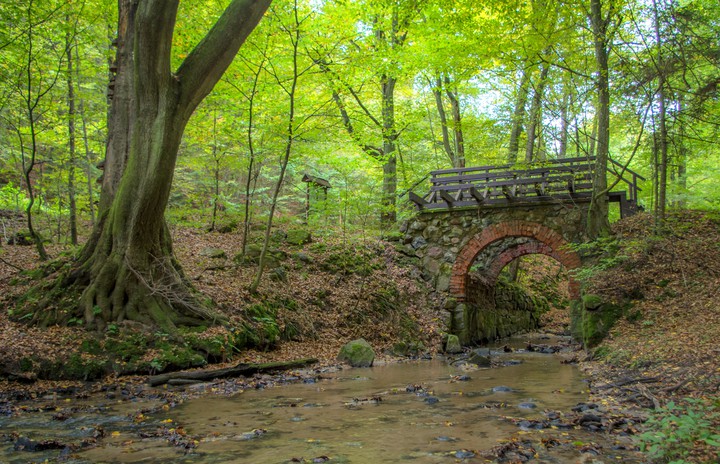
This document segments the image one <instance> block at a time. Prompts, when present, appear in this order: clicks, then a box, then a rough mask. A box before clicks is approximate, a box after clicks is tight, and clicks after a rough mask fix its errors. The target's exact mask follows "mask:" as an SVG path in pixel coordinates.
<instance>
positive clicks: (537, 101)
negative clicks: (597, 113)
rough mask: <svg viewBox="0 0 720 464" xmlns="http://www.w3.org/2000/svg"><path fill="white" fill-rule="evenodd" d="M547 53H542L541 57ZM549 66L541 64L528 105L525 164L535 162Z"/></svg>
mask: <svg viewBox="0 0 720 464" xmlns="http://www.w3.org/2000/svg"><path fill="white" fill-rule="evenodd" d="M545 54H547V52H543V55H545ZM549 71H550V66H549V65H548V64H546V63H543V65H542V67H541V69H540V80H539V81H538V83H537V85H536V86H535V92H534V93H533V99H532V105H530V116H529V117H528V127H527V142H526V144H525V162H526V163H532V162H533V161H535V158H536V156H535V140H536V139H537V133H538V132H539V128H540V126H541V125H542V102H543V94H544V93H545V83H546V80H547V75H548V72H549Z"/></svg>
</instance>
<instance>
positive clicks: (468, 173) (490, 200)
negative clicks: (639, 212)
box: [408, 158, 645, 217]
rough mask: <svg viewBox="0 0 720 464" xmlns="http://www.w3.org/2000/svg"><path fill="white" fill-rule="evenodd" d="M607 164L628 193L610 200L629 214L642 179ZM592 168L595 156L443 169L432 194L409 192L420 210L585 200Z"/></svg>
mask: <svg viewBox="0 0 720 464" xmlns="http://www.w3.org/2000/svg"><path fill="white" fill-rule="evenodd" d="M611 162H612V167H613V170H608V172H610V173H611V174H613V175H614V176H615V177H616V182H615V184H614V185H617V184H620V183H622V184H624V185H625V186H626V187H627V191H624V190H623V191H614V192H610V193H608V199H609V200H610V201H616V202H619V203H620V211H621V215H622V216H623V217H624V216H628V215H631V214H633V213H634V212H635V211H636V209H637V195H638V192H640V191H641V189H640V187H638V185H637V184H638V179H640V180H645V179H644V178H643V177H642V176H640V175H638V174H637V173H635V172H633V171H631V170H629V169H627V167H625V166H622V165H620V164H619V163H617V162H616V161H613V160H611ZM615 168H620V170H619V171H618V170H617V169H615ZM594 170H595V159H594V158H564V159H556V160H547V161H543V162H542V163H541V164H538V165H532V166H528V167H526V168H525V169H519V168H518V166H517V165H515V166H513V165H503V166H476V167H467V168H458V169H442V170H437V171H432V172H431V173H430V176H431V179H430V182H431V186H430V192H429V193H427V194H426V195H425V196H423V197H421V196H419V195H417V194H415V193H413V192H409V193H408V194H409V197H410V200H411V201H412V202H413V203H415V204H416V205H417V206H418V208H419V209H420V210H424V209H426V210H438V209H449V208H461V207H483V206H491V205H506V206H507V205H521V204H533V203H548V202H555V203H556V202H587V201H590V199H591V197H592V179H593V175H594ZM626 175H627V176H628V177H630V179H628V178H626Z"/></svg>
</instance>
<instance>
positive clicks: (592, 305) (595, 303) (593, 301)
mask: <svg viewBox="0 0 720 464" xmlns="http://www.w3.org/2000/svg"><path fill="white" fill-rule="evenodd" d="M582 304H583V308H585V309H587V310H588V311H594V310H596V309H598V308H599V307H600V306H602V304H603V300H602V298H601V297H599V296H598V295H592V294H589V295H583V296H582Z"/></svg>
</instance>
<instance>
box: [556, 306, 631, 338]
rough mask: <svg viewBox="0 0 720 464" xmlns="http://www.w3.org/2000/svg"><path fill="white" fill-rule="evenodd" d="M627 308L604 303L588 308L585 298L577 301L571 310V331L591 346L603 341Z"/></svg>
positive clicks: (574, 336) (574, 335)
mask: <svg viewBox="0 0 720 464" xmlns="http://www.w3.org/2000/svg"><path fill="white" fill-rule="evenodd" d="M625 310H626V308H624V307H622V306H619V305H616V304H612V303H602V304H600V305H599V306H597V307H596V308H595V309H592V310H590V309H586V307H585V301H584V299H583V300H581V301H575V302H573V303H572V305H571V310H570V332H571V333H572V336H573V338H574V339H575V340H577V341H578V342H581V343H582V344H583V345H584V346H585V347H587V348H591V347H594V346H596V345H597V344H598V343H600V342H601V341H602V339H603V338H605V336H606V335H607V334H608V333H609V332H610V329H612V327H613V325H615V322H616V321H617V320H618V319H620V318H621V317H623V315H624V314H625Z"/></svg>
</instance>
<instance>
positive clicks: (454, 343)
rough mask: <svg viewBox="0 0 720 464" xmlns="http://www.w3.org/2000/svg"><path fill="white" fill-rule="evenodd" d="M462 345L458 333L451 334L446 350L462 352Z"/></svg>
mask: <svg viewBox="0 0 720 464" xmlns="http://www.w3.org/2000/svg"><path fill="white" fill-rule="evenodd" d="M462 350H463V349H462V345H461V344H460V339H459V338H458V336H457V335H453V334H449V335H448V336H447V341H446V342H445V352H446V353H453V354H454V353H462Z"/></svg>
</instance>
